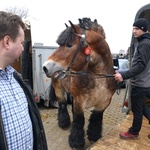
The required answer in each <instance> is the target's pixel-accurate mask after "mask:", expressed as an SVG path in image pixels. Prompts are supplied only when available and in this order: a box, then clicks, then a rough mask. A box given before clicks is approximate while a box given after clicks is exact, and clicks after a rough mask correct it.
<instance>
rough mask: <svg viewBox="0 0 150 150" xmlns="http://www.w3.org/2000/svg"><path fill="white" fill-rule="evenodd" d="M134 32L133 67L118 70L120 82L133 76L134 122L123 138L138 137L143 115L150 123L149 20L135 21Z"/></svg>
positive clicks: (122, 134)
mask: <svg viewBox="0 0 150 150" xmlns="http://www.w3.org/2000/svg"><path fill="white" fill-rule="evenodd" d="M133 34H134V37H135V38H136V39H137V41H138V45H137V47H136V49H135V51H134V54H133V58H132V64H131V69H130V70H128V71H126V72H120V73H119V72H116V74H115V75H114V76H115V79H116V80H117V81H118V82H122V81H123V80H126V79H129V78H131V108H132V112H133V123H132V126H131V127H130V128H129V130H128V131H127V132H123V133H121V134H120V138H121V139H138V138H139V132H140V130H141V126H142V119H143V115H144V116H145V117H146V118H147V119H148V121H149V123H150V108H149V107H148V106H147V105H146V104H145V96H147V95H146V94H147V93H148V92H149V91H150V33H149V32H148V22H147V20H146V19H145V18H140V19H138V20H136V21H135V22H134V23H133Z"/></svg>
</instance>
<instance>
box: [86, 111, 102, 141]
mask: <svg viewBox="0 0 150 150" xmlns="http://www.w3.org/2000/svg"><path fill="white" fill-rule="evenodd" d="M102 121H103V111H95V110H93V111H92V114H91V116H90V119H89V125H88V130H87V135H88V139H89V141H91V142H96V141H97V140H98V139H100V138H101V137H102Z"/></svg>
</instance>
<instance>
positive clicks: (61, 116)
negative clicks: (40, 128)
mask: <svg viewBox="0 0 150 150" xmlns="http://www.w3.org/2000/svg"><path fill="white" fill-rule="evenodd" d="M53 86H54V88H55V93H56V98H57V101H58V104H59V107H58V126H59V127H60V128H62V129H66V128H68V127H69V126H70V124H71V122H70V116H69V113H68V110H67V95H66V92H65V89H64V88H63V86H62V85H61V83H60V82H59V81H58V80H53Z"/></svg>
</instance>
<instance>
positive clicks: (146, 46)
mask: <svg viewBox="0 0 150 150" xmlns="http://www.w3.org/2000/svg"><path fill="white" fill-rule="evenodd" d="M137 41H138V46H137V48H136V50H135V52H134V55H133V58H132V63H131V69H130V70H128V71H126V72H121V75H122V77H123V79H124V80H125V79H129V78H131V84H132V85H134V86H138V87H146V88H147V87H150V33H145V34H143V35H141V36H140V37H138V38H137Z"/></svg>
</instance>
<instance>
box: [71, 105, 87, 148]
mask: <svg viewBox="0 0 150 150" xmlns="http://www.w3.org/2000/svg"><path fill="white" fill-rule="evenodd" d="M79 108H81V106H79V107H78V109H77V105H75V103H74V112H73V122H72V128H71V131H70V135H69V145H70V147H71V148H73V149H75V150H83V149H84V145H85V138H84V136H85V131H84V124H85V118H84V112H83V110H82V111H81V109H80V110H79Z"/></svg>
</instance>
